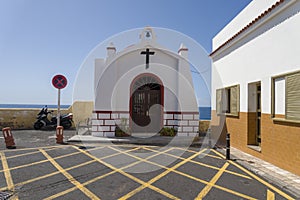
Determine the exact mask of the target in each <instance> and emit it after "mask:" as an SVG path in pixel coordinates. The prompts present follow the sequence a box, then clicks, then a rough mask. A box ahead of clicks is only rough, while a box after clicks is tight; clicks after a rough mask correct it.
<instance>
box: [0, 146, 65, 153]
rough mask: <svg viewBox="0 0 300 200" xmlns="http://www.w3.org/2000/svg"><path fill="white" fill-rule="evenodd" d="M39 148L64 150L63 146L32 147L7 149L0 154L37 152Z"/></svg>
mask: <svg viewBox="0 0 300 200" xmlns="http://www.w3.org/2000/svg"><path fill="white" fill-rule="evenodd" d="M40 148H43V149H50V148H53V149H57V148H65V146H48V147H32V148H23V149H18V148H17V149H9V150H2V151H1V152H15V151H26V150H38V149H40Z"/></svg>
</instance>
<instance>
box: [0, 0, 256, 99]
mask: <svg viewBox="0 0 300 200" xmlns="http://www.w3.org/2000/svg"><path fill="white" fill-rule="evenodd" d="M250 2H251V0H226V1H225V0H189V1H180V0H151V1H141V0H97V1H96V0H0V74H1V78H0V85H1V87H0V93H1V95H0V104H12V103H19V104H56V102H57V90H56V89H54V87H53V86H52V85H51V79H52V77H53V76H54V75H56V74H64V75H65V76H66V77H67V78H68V82H69V84H68V86H67V88H65V89H63V90H62V94H61V95H62V99H61V103H62V104H71V103H72V92H73V84H74V81H75V78H76V74H77V71H78V70H79V68H80V66H81V64H82V63H83V61H84V59H85V58H86V56H87V55H88V54H89V52H90V51H91V50H92V49H93V48H94V47H96V46H97V45H98V44H99V43H100V42H102V41H104V40H105V39H107V38H109V37H110V36H112V35H115V34H118V33H119V32H122V31H126V30H130V29H133V28H141V27H144V26H147V25H150V26H153V27H163V28H168V29H173V30H176V31H179V32H182V33H184V34H186V35H188V36H189V37H191V38H193V39H195V40H196V41H197V42H198V43H199V44H201V45H202V46H203V47H204V48H205V50H206V51H207V52H208V53H209V52H211V49H212V47H211V43H212V38H213V37H214V36H215V35H216V34H217V33H218V32H219V31H220V30H221V29H222V28H223V27H224V26H225V25H226V24H227V23H228V22H230V20H231V19H232V18H234V17H235V16H236V15H237V14H238V13H239V12H240V11H241V10H242V9H243V8H244V7H245V6H246V5H247V4H249V3H250Z"/></svg>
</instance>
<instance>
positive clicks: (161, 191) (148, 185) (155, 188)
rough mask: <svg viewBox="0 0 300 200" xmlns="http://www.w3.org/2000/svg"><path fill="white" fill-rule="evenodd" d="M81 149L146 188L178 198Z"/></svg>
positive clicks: (171, 197)
mask: <svg viewBox="0 0 300 200" xmlns="http://www.w3.org/2000/svg"><path fill="white" fill-rule="evenodd" d="M79 151H82V152H83V153H85V154H86V155H87V156H90V157H91V158H93V159H95V160H97V161H98V162H99V163H101V164H103V165H105V166H107V167H109V168H110V169H112V170H114V171H116V172H118V173H120V174H122V175H124V176H126V177H128V178H129V179H131V180H133V181H135V182H137V183H139V184H141V185H142V186H143V187H145V188H146V187H148V188H150V189H152V190H154V191H156V192H158V193H160V194H162V195H164V196H166V197H168V198H170V199H178V198H177V197H175V196H173V195H171V194H169V193H167V192H165V191H163V190H161V189H159V188H157V187H155V186H153V185H151V184H149V183H146V182H144V181H142V180H140V179H138V178H136V177H134V176H133V175H131V174H129V173H126V172H124V171H123V170H122V168H116V167H114V166H112V165H111V164H109V163H106V162H104V161H103V160H101V159H99V158H97V157H95V156H92V155H90V154H89V153H87V152H85V151H83V150H81V149H79ZM149 157H150V156H149ZM148 159H149V158H148ZM138 162H141V161H138ZM131 165H132V164H130V166H131ZM128 166H129V165H127V166H125V167H126V168H128ZM132 166H133V165H132ZM123 169H124V167H123Z"/></svg>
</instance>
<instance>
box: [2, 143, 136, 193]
mask: <svg viewBox="0 0 300 200" xmlns="http://www.w3.org/2000/svg"><path fill="white" fill-rule="evenodd" d="M101 148H103V147H98V148H96V149H101ZM138 148H140V147H136V149H138ZM96 149H93V150H96ZM136 149H130V150H127V151H133V150H136ZM76 150H77V149H76ZM39 153H40V152H39ZM75 153H81V152H75ZM71 154H74V153H71ZM119 154H121V153H115V154H112V155H108V156H105V157H103V158H109V157H113V156H116V155H119ZM69 155H70V154H66V155H62V156H58V157H55V158H53V159H55V160H56V159H59V158H63V157H67V156H69ZM44 161H45V162H49V161H48V160H44ZM40 162H41V161H40ZM92 162H96V161H95V160H91V161H87V162H85V163H82V164H79V165H76V166H73V167H69V168H67V169H66V171H69V170H72V169H75V168H78V167H82V166H84V165H88V164H90V163H92ZM37 164H39V163H37ZM18 167H19V166H18ZM0 172H1V171H0ZM58 173H59V172H58V171H57V172H53V173H50V174H46V175H44V176H40V177H36V178H33V179H30V180H27V181H24V182H21V183H17V184H15V186H22V185H25V184H28V183H32V182H34V181H38V180H41V179H44V178H48V177H50V176H54V175H56V174H58ZM0 190H7V188H6V187H4V188H0Z"/></svg>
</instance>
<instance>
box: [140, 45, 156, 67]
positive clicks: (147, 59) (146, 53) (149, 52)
mask: <svg viewBox="0 0 300 200" xmlns="http://www.w3.org/2000/svg"><path fill="white" fill-rule="evenodd" d="M154 54H155V52H154V51H150V50H149V49H148V48H147V49H146V51H142V52H141V55H146V69H148V68H149V55H154Z"/></svg>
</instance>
